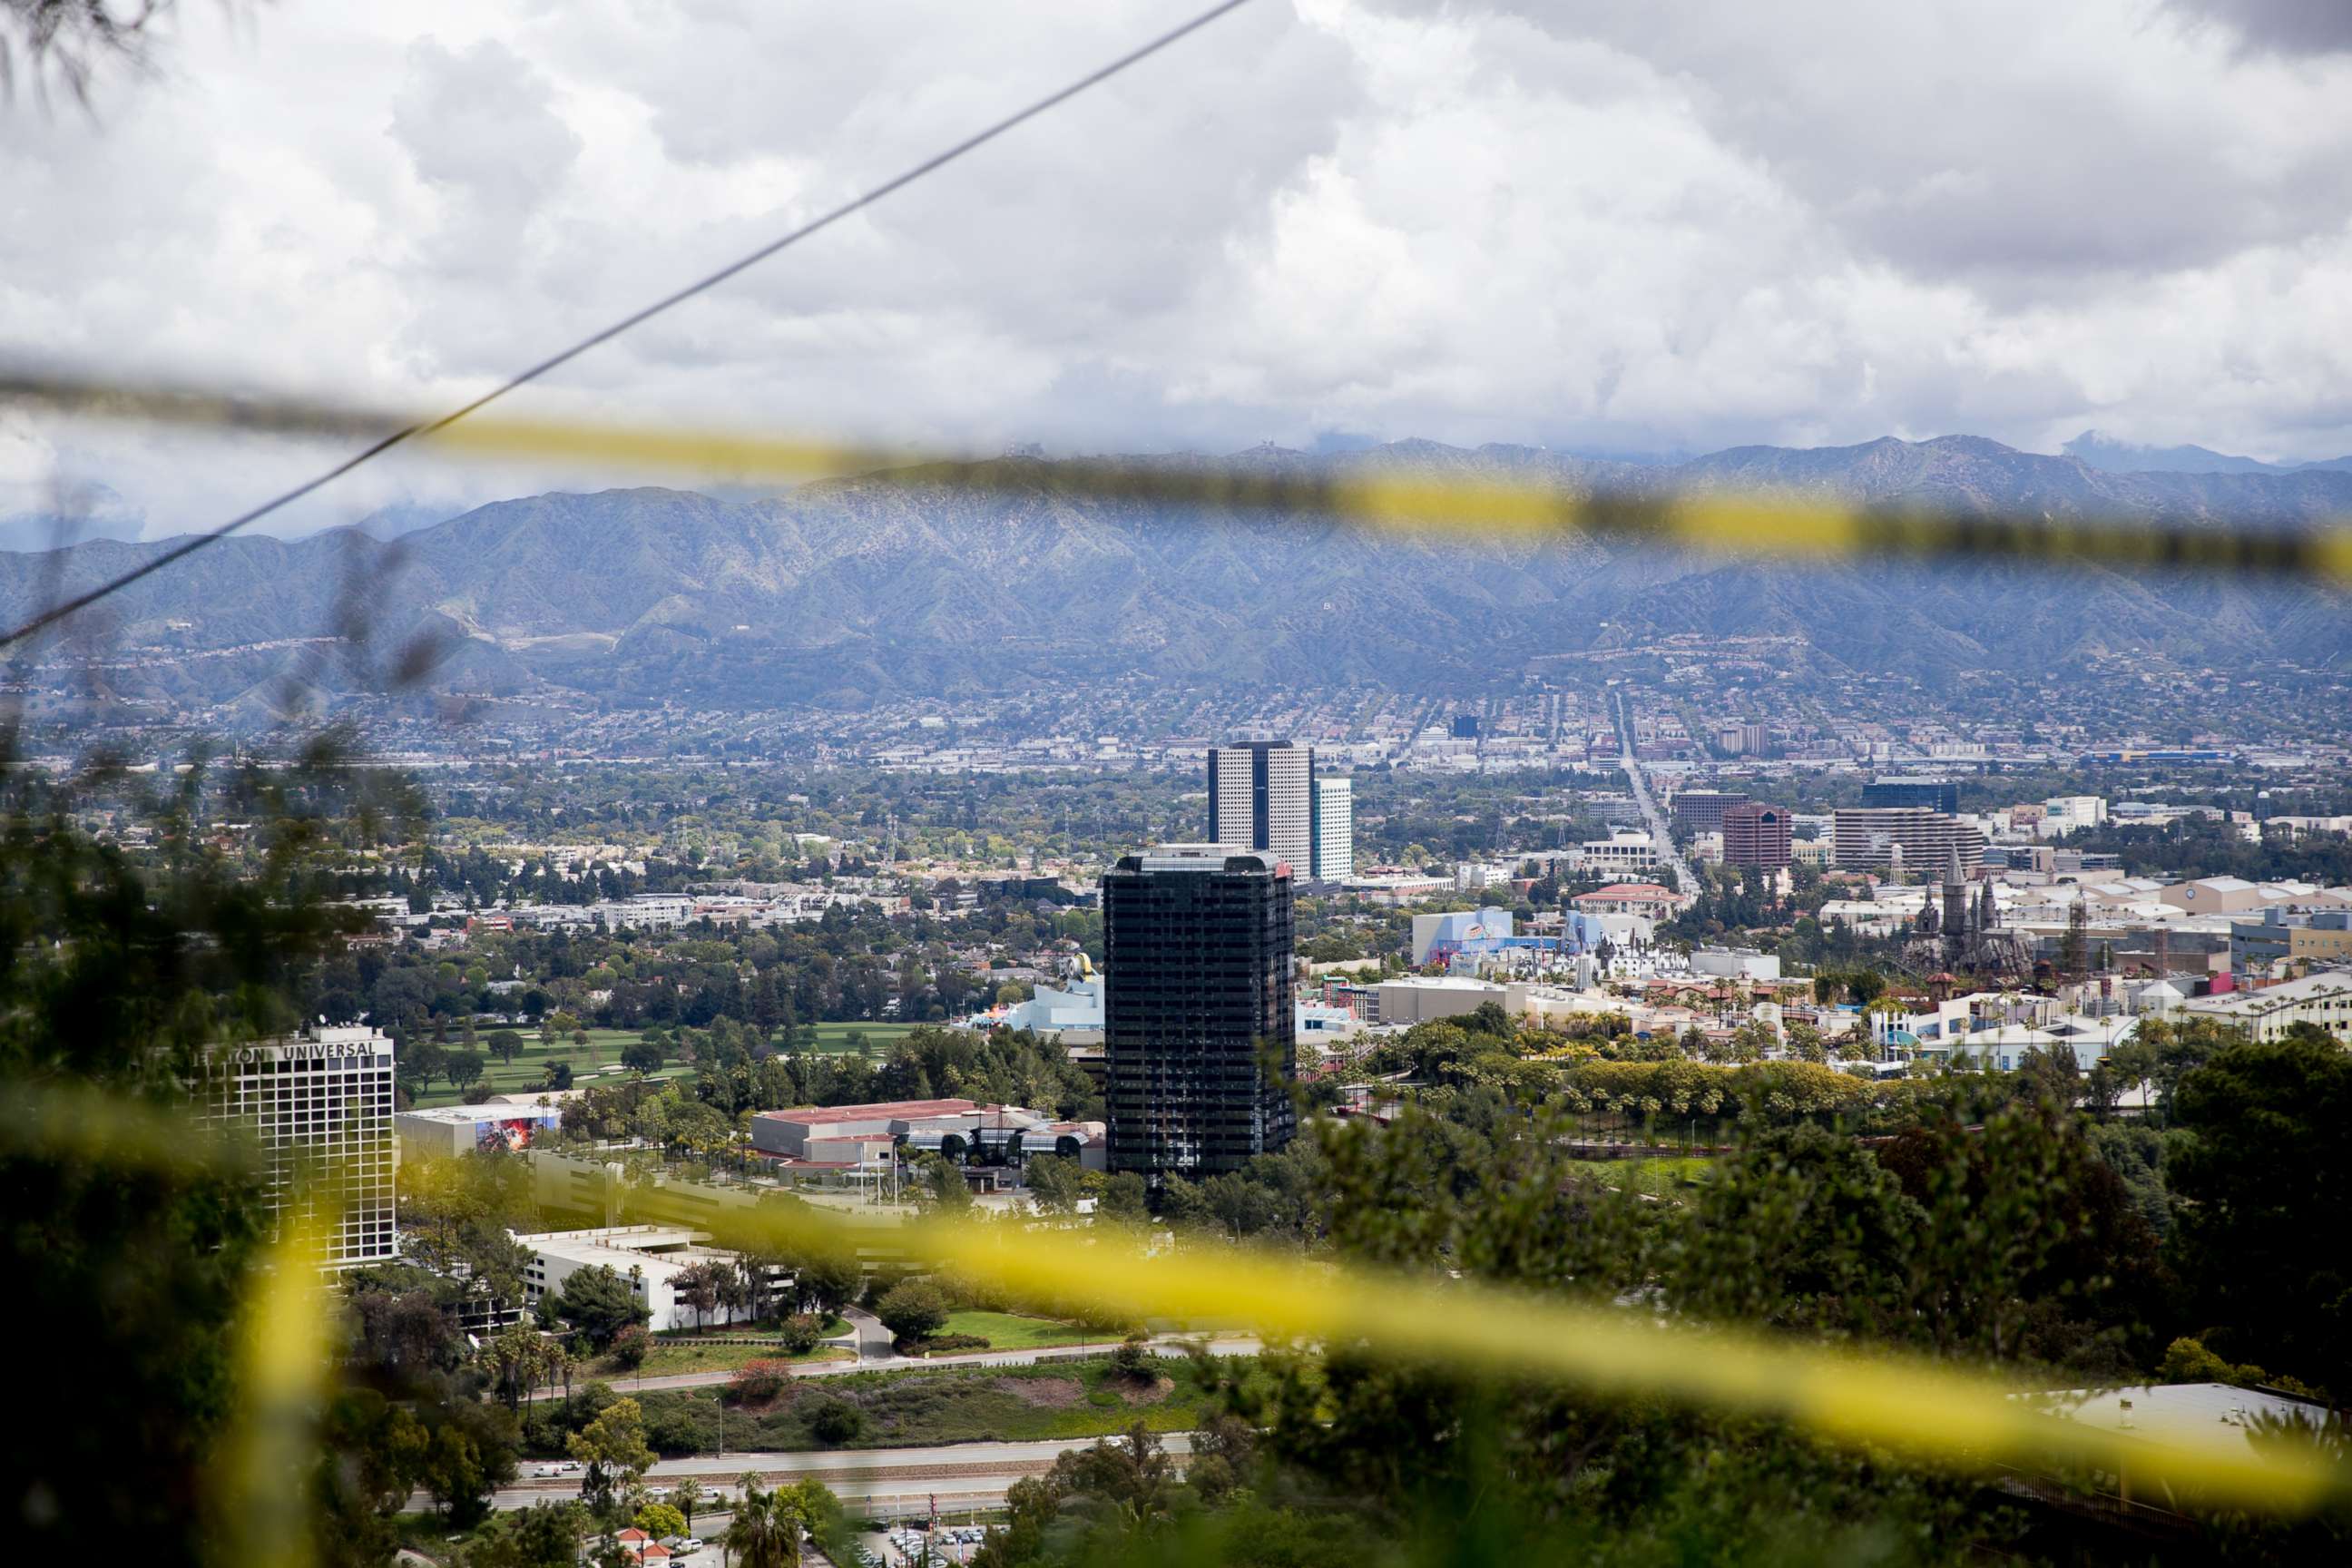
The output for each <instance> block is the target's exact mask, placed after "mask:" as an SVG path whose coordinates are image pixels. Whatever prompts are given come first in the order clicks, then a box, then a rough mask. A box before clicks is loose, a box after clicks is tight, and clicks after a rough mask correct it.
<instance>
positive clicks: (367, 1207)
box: [197, 1028, 400, 1268]
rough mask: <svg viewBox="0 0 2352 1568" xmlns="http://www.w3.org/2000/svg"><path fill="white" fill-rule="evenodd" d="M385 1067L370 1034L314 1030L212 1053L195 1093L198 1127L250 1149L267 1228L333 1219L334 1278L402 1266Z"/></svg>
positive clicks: (388, 1049) (377, 1038)
mask: <svg viewBox="0 0 2352 1568" xmlns="http://www.w3.org/2000/svg"><path fill="white" fill-rule="evenodd" d="M392 1061H393V1045H392V1041H391V1040H390V1039H389V1038H387V1037H385V1036H383V1035H382V1034H380V1033H378V1032H377V1031H376V1030H374V1029H369V1028H320V1029H319V1030H317V1031H316V1032H315V1033H313V1034H311V1035H308V1036H303V1037H295V1038H289V1039H282V1040H268V1041H262V1042H260V1043H257V1044H254V1045H247V1046H235V1047H222V1048H220V1049H218V1050H215V1052H214V1053H213V1054H212V1055H211V1056H210V1057H209V1058H206V1061H205V1073H204V1079H203V1081H202V1083H201V1084H199V1085H198V1087H197V1104H198V1113H199V1115H200V1117H201V1118H202V1119H203V1120H204V1121H206V1122H208V1123H211V1124H213V1125H215V1126H220V1127H226V1128H231V1129H235V1130H236V1131H242V1132H243V1133H245V1134H246V1135H247V1136H249V1137H251V1138H252V1139H253V1140H254V1142H255V1143H256V1145H257V1148H258V1150H259V1152H260V1155H261V1159H262V1162H263V1166H264V1169H265V1171H266V1173H267V1174H266V1177H265V1180H266V1182H267V1184H268V1197H267V1205H268V1210H269V1213H270V1215H271V1216H272V1219H273V1222H275V1223H277V1224H282V1223H283V1221H284V1218H285V1216H286V1215H289V1213H297V1214H299V1213H303V1212H306V1211H307V1212H311V1213H317V1214H320V1215H322V1216H332V1218H331V1224H330V1226H329V1228H328V1230H327V1232H326V1236H325V1258H324V1259H323V1261H324V1262H325V1263H326V1265H327V1266H328V1267H329V1268H355V1267H358V1266H360V1265H362V1264H368V1263H381V1262H383V1261H385V1260H387V1259H390V1258H396V1257H397V1256H399V1251H400V1244H399V1237H398V1234H397V1231H396V1229H395V1226H394V1196H393V1177H394V1171H395V1169H396V1167H397V1164H398V1154H397V1145H396V1143H395V1142H394V1138H393V1131H392V1098H393V1088H392V1078H393V1073H392Z"/></svg>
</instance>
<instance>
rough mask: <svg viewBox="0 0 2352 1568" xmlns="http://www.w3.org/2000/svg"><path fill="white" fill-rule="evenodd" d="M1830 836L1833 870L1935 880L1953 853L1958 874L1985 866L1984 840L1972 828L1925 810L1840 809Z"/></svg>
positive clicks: (1896, 807) (1969, 873)
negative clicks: (1903, 872)
mask: <svg viewBox="0 0 2352 1568" xmlns="http://www.w3.org/2000/svg"><path fill="white" fill-rule="evenodd" d="M1831 838H1832V843H1833V846H1834V849H1835V858H1836V861H1837V864H1838V866H1839V867H1840V868H1842V869H1844V870H1849V871H1869V870H1878V869H1888V870H1899V869H1906V868H1907V869H1908V870H1909V872H1910V873H1911V874H1913V875H1915V876H1934V875H1936V874H1937V872H1939V871H1941V870H1943V869H1944V868H1946V867H1947V866H1948V865H1949V864H1950V862H1951V858H1952V857H1953V856H1955V855H1957V856H1958V857H1959V863H1960V871H1961V874H1962V875H1963V876H1967V877H1974V876H1975V875H1976V874H1977V872H1978V871H1979V869H1981V868H1983V866H1984V856H1985V836H1984V834H1983V832H1982V831H1981V830H1979V828H1978V827H1977V826H1976V824H1974V823H1972V822H1964V821H1962V820H1961V819H1960V818H1958V817H1957V816H1947V815H1945V814H1944V813H1943V812H1940V811H1930V810H1928V809H1927V807H1925V806H1916V805H1885V806H1862V807H1854V806H1840V807H1839V808H1838V810H1837V817H1836V823H1835V826H1833V827H1832V829H1831Z"/></svg>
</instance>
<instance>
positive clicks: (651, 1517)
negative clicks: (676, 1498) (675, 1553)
mask: <svg viewBox="0 0 2352 1568" xmlns="http://www.w3.org/2000/svg"><path fill="white" fill-rule="evenodd" d="M630 1522H631V1523H633V1524H635V1526H636V1527H637V1528H638V1529H639V1530H642V1531H645V1532H646V1534H647V1535H650V1536H652V1537H653V1538H654V1539H655V1540H656V1541H667V1540H669V1539H670V1538H671V1537H673V1536H678V1535H684V1534H685V1533H686V1529H687V1527H686V1515H685V1514H684V1513H683V1512H682V1511H680V1510H678V1509H676V1508H674V1507H672V1506H671V1505H670V1504H668V1503H666V1502H649V1503H647V1504H646V1506H645V1507H643V1508H641V1509H639V1510H637V1513H636V1517H635V1519H634V1520H632V1521H630Z"/></svg>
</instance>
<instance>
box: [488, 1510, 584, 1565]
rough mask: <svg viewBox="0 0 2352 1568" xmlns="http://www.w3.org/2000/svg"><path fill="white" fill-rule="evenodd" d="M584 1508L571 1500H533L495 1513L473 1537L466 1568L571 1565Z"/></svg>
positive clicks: (577, 1554) (576, 1558)
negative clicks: (489, 1521)
mask: <svg viewBox="0 0 2352 1568" xmlns="http://www.w3.org/2000/svg"><path fill="white" fill-rule="evenodd" d="M587 1529H588V1518H587V1513H586V1510H583V1508H582V1507H581V1506H580V1504H578V1503H577V1502H572V1501H568V1500H567V1501H563V1502H541V1503H533V1504H532V1505H531V1506H530V1507H529V1508H526V1509H520V1510H516V1511H515V1512H513V1513H509V1514H501V1515H499V1516H498V1517H497V1518H496V1519H495V1520H494V1521H492V1522H491V1523H490V1524H489V1525H488V1527H487V1528H485V1529H484V1530H483V1531H482V1532H481V1533H480V1534H479V1535H478V1536H476V1537H475V1540H474V1544H473V1546H472V1548H471V1549H470V1550H469V1551H468V1552H467V1554H466V1562H467V1565H468V1568H574V1565H575V1564H576V1563H578V1562H579V1560H580V1538H581V1537H582V1536H583V1534H585V1533H586V1532H587Z"/></svg>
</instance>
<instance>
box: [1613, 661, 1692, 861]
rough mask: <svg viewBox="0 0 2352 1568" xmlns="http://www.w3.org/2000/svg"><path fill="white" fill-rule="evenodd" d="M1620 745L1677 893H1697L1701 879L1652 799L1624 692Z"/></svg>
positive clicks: (1622, 761)
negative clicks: (1634, 746) (1685, 857)
mask: <svg viewBox="0 0 2352 1568" xmlns="http://www.w3.org/2000/svg"><path fill="white" fill-rule="evenodd" d="M1617 743H1618V745H1619V747H1620V748H1622V756H1621V757H1620V760H1619V765H1620V766H1622V768H1623V769H1624V770H1625V776H1626V778H1627V779H1629V780H1631V781H1632V782H1633V804H1634V805H1638V806H1640V807H1641V808H1642V820H1643V822H1645V823H1647V824H1648V825H1649V828H1650V839H1651V841H1652V842H1653V843H1654V844H1656V845H1657V847H1658V853H1659V854H1660V855H1662V856H1664V858H1665V862H1666V868H1667V869H1668V870H1670V871H1671V872H1673V874H1674V879H1675V891H1676V892H1678V893H1688V892H1693V891H1696V889H1697V887H1698V878H1697V877H1696V876H1695V875H1693V874H1692V872H1691V868H1690V866H1689V864H1688V863H1687V862H1686V861H1685V860H1684V859H1683V857H1682V851H1681V850H1679V849H1676V848H1675V836H1674V835H1673V834H1671V833H1669V832H1667V831H1666V816H1665V813H1664V812H1663V811H1660V810H1659V809H1658V803H1657V802H1656V801H1655V800H1654V799H1652V798H1651V795H1650V781H1649V780H1648V779H1647V778H1646V777H1644V776H1643V773H1642V759H1641V758H1639V757H1638V756H1636V755H1634V753H1633V710H1632V708H1630V707H1629V706H1627V704H1626V701H1625V694H1624V693H1623V692H1622V691H1620V692H1618V693H1617Z"/></svg>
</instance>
